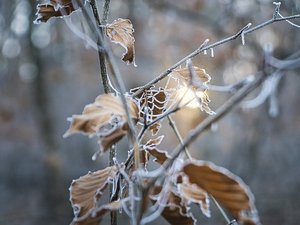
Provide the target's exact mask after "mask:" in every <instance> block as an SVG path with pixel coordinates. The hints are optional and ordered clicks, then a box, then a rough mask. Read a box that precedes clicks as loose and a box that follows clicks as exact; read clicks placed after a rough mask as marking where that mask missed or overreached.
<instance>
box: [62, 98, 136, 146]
mask: <svg viewBox="0 0 300 225" xmlns="http://www.w3.org/2000/svg"><path fill="white" fill-rule="evenodd" d="M127 104H128V107H129V112H130V116H131V118H132V119H134V120H135V121H137V118H138V108H137V106H136V104H135V103H134V102H133V101H132V100H131V99H127ZM128 129H129V128H128V123H127V116H126V113H125V110H124V108H123V104H122V101H121V99H120V97H117V96H114V95H112V94H104V95H100V96H98V97H97V98H96V100H95V102H94V103H92V104H89V105H87V106H86V107H85V108H84V110H83V112H82V114H81V115H73V116H72V119H71V125H70V128H69V130H68V131H67V132H66V133H65V135H64V137H68V136H70V135H72V134H75V133H83V134H86V135H90V136H92V135H98V136H99V138H100V142H99V144H100V147H101V151H106V150H107V149H108V148H109V147H110V146H111V145H113V144H114V143H116V142H117V141H119V140H120V139H121V138H122V137H123V136H125V135H126V134H127V132H128Z"/></svg>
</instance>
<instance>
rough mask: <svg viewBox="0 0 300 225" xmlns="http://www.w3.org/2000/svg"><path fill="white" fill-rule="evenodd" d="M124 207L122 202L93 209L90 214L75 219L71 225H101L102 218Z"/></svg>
mask: <svg viewBox="0 0 300 225" xmlns="http://www.w3.org/2000/svg"><path fill="white" fill-rule="evenodd" d="M121 207H122V204H121V202H120V201H114V202H110V203H108V204H106V205H102V206H101V207H99V208H95V209H93V210H92V211H91V212H90V213H88V214H86V215H84V216H82V217H79V218H74V220H73V221H72V223H71V225H99V224H100V222H101V220H102V217H103V216H104V215H105V214H106V213H108V212H111V211H116V210H118V209H120V208H121Z"/></svg>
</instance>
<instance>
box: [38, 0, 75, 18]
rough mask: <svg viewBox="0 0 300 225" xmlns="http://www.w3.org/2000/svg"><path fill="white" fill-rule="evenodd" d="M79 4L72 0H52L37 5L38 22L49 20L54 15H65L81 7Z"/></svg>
mask: <svg viewBox="0 0 300 225" xmlns="http://www.w3.org/2000/svg"><path fill="white" fill-rule="evenodd" d="M79 8H80V7H79V5H78V4H73V2H72V0H50V2H48V3H46V4H38V5H37V12H36V15H37V18H36V20H35V22H36V23H40V22H47V21H48V20H49V19H50V18H52V17H64V16H68V15H70V14H71V13H72V12H74V11H76V10H77V9H79Z"/></svg>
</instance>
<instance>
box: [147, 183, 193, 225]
mask: <svg viewBox="0 0 300 225" xmlns="http://www.w3.org/2000/svg"><path fill="white" fill-rule="evenodd" d="M161 190H162V187H159V186H156V187H155V188H153V193H152V194H154V195H156V196H153V195H152V196H150V197H151V199H152V202H153V203H155V202H156V201H158V199H157V196H158V195H159V193H160V192H161ZM163 194H165V193H163ZM161 207H164V209H163V211H162V213H161V215H162V217H164V218H165V219H166V220H167V221H168V222H169V223H170V224H171V225H182V224H184V225H194V224H195V223H196V220H195V218H194V217H193V215H192V213H191V212H188V210H187V208H186V207H185V206H184V205H182V198H180V196H178V195H177V194H175V193H174V192H169V193H168V200H167V202H166V203H165V204H163V205H161Z"/></svg>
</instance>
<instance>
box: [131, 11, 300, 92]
mask: <svg viewBox="0 0 300 225" xmlns="http://www.w3.org/2000/svg"><path fill="white" fill-rule="evenodd" d="M296 18H300V14H299V15H293V16H286V17H281V18H272V19H270V20H268V21H266V22H264V23H261V24H259V25H257V26H255V27H253V28H249V24H247V25H246V26H245V27H244V28H242V29H241V30H240V31H239V32H237V33H236V34H235V35H232V36H230V37H227V38H225V39H223V40H220V41H217V42H215V43H213V44H210V45H206V44H205V45H204V46H200V47H199V48H198V49H196V50H195V51H193V52H192V53H190V54H189V55H187V56H185V57H184V58H182V59H181V60H179V61H178V62H177V63H175V64H174V65H173V66H171V67H170V68H169V69H167V70H166V71H165V72H163V73H162V74H160V75H159V76H157V77H156V78H154V79H153V80H152V81H150V82H148V83H147V84H145V85H144V86H142V87H141V88H140V90H139V91H137V92H135V93H134V96H137V95H139V94H140V93H142V91H143V90H145V89H147V88H149V87H150V86H152V85H153V84H155V83H157V82H159V81H160V80H162V79H164V78H165V77H166V76H168V75H169V74H170V73H171V72H172V71H173V70H174V69H176V68H177V67H178V66H180V65H181V64H183V63H185V62H186V61H187V60H188V59H191V58H193V57H195V56H196V55H199V54H200V53H202V52H204V51H207V50H209V49H212V48H215V47H217V46H220V45H222V44H225V43H227V42H229V41H232V40H234V39H236V38H237V37H239V36H241V35H243V36H245V35H246V34H249V33H251V32H253V31H256V30H258V29H261V28H263V27H265V26H267V25H269V24H272V23H275V22H280V21H288V20H292V19H296ZM204 43H205V42H204Z"/></svg>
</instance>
